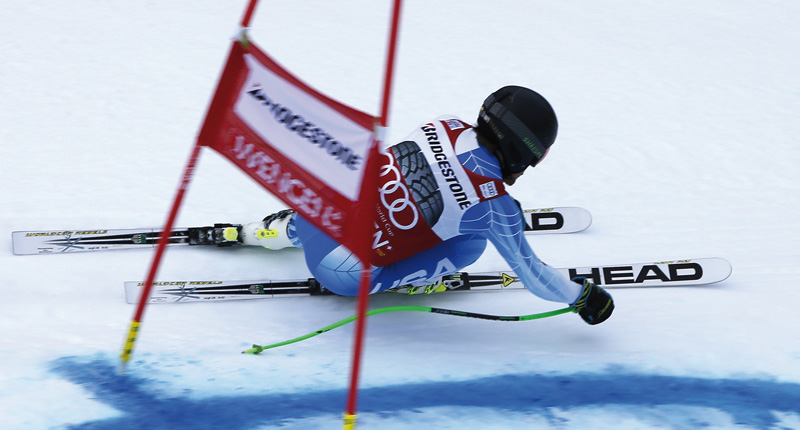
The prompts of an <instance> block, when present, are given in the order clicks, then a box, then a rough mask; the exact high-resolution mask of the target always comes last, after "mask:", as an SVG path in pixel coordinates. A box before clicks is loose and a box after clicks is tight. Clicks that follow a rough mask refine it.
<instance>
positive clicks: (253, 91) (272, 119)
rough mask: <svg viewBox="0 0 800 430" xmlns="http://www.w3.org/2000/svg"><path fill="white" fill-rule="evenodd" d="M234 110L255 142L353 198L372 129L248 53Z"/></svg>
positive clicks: (357, 189) (362, 173)
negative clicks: (252, 132)
mask: <svg viewBox="0 0 800 430" xmlns="http://www.w3.org/2000/svg"><path fill="white" fill-rule="evenodd" d="M245 62H246V63H247V67H248V75H247V79H246V81H245V83H244V85H243V86H242V88H241V90H240V91H239V94H238V96H237V100H236V104H235V105H234V112H235V113H236V115H237V116H238V117H239V118H240V119H241V120H242V121H244V123H245V124H247V125H248V127H250V128H251V129H252V130H253V131H254V132H255V133H256V134H257V135H258V136H259V137H260V138H262V139H263V140H264V141H266V142H267V143H268V144H269V145H270V146H272V147H274V148H275V149H276V150H278V151H279V152H280V153H281V154H282V155H284V156H286V158H288V159H289V160H290V161H292V162H293V163H294V164H296V165H297V166H301V167H302V168H303V169H305V170H306V171H309V172H313V174H314V176H315V177H316V178H318V179H319V180H320V181H322V182H323V183H325V185H326V186H328V187H329V188H331V189H332V190H334V191H336V192H338V193H339V194H341V195H343V196H345V197H346V198H348V199H350V200H351V201H355V200H358V197H359V192H360V187H361V182H362V180H363V176H364V170H365V169H364V167H365V164H366V163H365V160H366V159H367V153H368V151H369V147H370V144H371V142H372V130H371V129H367V128H364V127H363V126H361V125H360V124H358V123H356V122H354V121H353V120H351V119H350V118H348V117H347V116H345V115H344V114H342V113H340V112H339V111H338V110H337V109H335V108H334V107H331V106H330V105H328V104H326V103H325V102H323V101H322V100H320V99H318V98H317V97H315V96H314V95H312V94H310V93H308V92H306V91H305V90H304V89H302V88H300V87H297V86H295V85H294V84H292V83H290V82H289V81H287V80H285V79H284V78H282V77H281V76H279V75H277V74H276V73H274V72H273V71H272V70H270V69H269V68H267V67H265V66H264V65H263V64H261V63H260V62H259V61H258V60H257V59H256V58H255V57H253V56H252V55H249V54H246V55H245Z"/></svg>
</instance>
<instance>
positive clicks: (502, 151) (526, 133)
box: [237, 86, 614, 324]
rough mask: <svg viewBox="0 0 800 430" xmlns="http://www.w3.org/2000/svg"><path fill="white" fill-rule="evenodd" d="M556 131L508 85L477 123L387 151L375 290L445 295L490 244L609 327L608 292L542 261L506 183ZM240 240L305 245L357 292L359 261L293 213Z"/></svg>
mask: <svg viewBox="0 0 800 430" xmlns="http://www.w3.org/2000/svg"><path fill="white" fill-rule="evenodd" d="M557 131H558V122H557V120H556V115H555V112H554V111H553V108H552V107H551V106H550V104H549V103H548V102H547V100H545V99H544V97H542V96H541V95H540V94H538V93H537V92H535V91H533V90H530V89H527V88H523V87H518V86H507V87H503V88H501V89H499V90H498V91H496V92H495V93H493V94H491V95H490V96H489V97H488V98H486V100H485V101H484V102H483V105H482V106H481V110H480V113H479V116H478V121H477V126H472V125H470V124H468V123H466V122H464V121H461V120H460V119H458V118H455V117H449V116H448V117H440V118H438V119H436V120H435V121H431V122H428V123H425V124H422V125H421V126H420V127H418V128H417V129H416V130H415V131H414V132H413V133H411V135H409V136H408V137H407V138H406V139H405V140H404V141H403V142H401V143H398V144H396V145H394V146H391V147H390V148H388V149H387V150H386V151H384V152H382V156H383V157H386V160H385V162H384V163H382V167H381V170H380V178H379V186H380V189H379V204H378V205H377V206H378V213H377V218H376V219H377V220H378V221H377V223H376V231H375V232H374V238H375V244H374V245H375V246H374V248H375V252H376V253H377V257H376V262H375V266H374V267H373V269H372V278H373V286H374V287H373V289H372V291H371V293H375V292H379V291H383V290H387V289H390V288H396V287H400V286H413V287H423V288H421V290H422V291H425V292H428V293H430V292H436V291H441V290H443V289H444V286H443V285H442V282H441V279H442V277H443V276H444V275H448V274H452V273H455V272H457V271H459V270H461V269H463V268H464V267H466V266H468V265H470V264H472V263H474V262H475V261H476V260H477V259H478V257H480V255H481V254H482V253H483V251H484V250H485V248H486V242H487V240H488V241H491V242H492V244H493V245H494V246H495V247H496V248H497V250H498V251H499V252H500V254H501V255H502V256H503V258H504V259H505V260H506V261H507V262H508V264H509V265H510V266H511V269H512V270H513V271H514V272H515V274H516V275H517V276H518V277H519V278H520V280H521V281H522V283H523V284H524V285H525V287H526V288H527V289H528V290H530V291H531V292H532V293H533V294H535V295H537V296H538V297H540V298H542V299H544V300H549V301H554V302H560V303H567V304H570V305H571V306H573V307H574V309H575V310H576V311H577V312H578V314H579V315H580V316H581V317H582V318H583V320H584V321H586V322H587V323H589V324H599V323H601V322H603V321H605V320H606V319H607V318H608V317H609V316H610V315H611V313H612V311H613V310H614V302H613V300H612V298H611V296H610V295H609V294H608V293H607V292H606V291H605V290H604V289H602V288H601V287H599V286H597V285H595V284H593V283H591V282H589V281H588V280H587V279H585V278H575V279H572V280H570V279H567V277H565V276H563V275H562V274H560V273H559V272H557V271H556V270H555V269H553V268H551V267H550V266H547V265H546V264H544V263H543V262H541V261H540V260H539V258H538V257H537V256H536V254H535V253H534V252H533V250H532V249H531V247H530V245H529V244H528V242H527V240H526V239H525V235H524V220H523V218H522V214H521V211H520V208H519V205H518V203H517V202H516V201H515V200H514V199H513V198H512V197H511V196H510V195H508V194H507V192H506V190H505V187H504V183H505V184H506V185H513V184H514V182H515V181H516V180H517V179H518V178H519V177H520V176H522V174H523V173H524V172H525V169H527V168H528V167H533V166H536V165H537V164H538V163H539V162H541V161H542V159H544V158H545V156H546V155H547V152H548V151H549V149H550V146H551V145H552V144H553V142H554V141H555V138H556V133H557ZM237 240H238V241H239V242H241V243H243V244H245V245H258V246H263V247H266V248H269V249H281V248H285V247H290V246H294V247H300V248H303V249H304V253H305V258H306V263H307V264H308V267H309V270H310V271H311V273H312V274H313V275H314V277H316V278H317V280H319V281H320V282H321V283H322V285H324V286H325V287H326V288H327V289H329V290H330V291H332V292H334V293H336V294H339V295H347V296H352V295H356V294H358V285H359V277H360V272H361V268H362V264H361V262H360V261H359V260H358V259H357V258H356V257H355V256H354V255H353V254H352V253H351V252H350V251H349V250H348V249H347V248H345V247H344V246H342V245H341V244H339V243H337V242H336V241H335V240H334V239H332V238H331V237H330V236H328V235H327V234H325V233H324V232H322V231H321V230H319V229H317V228H316V227H314V226H313V225H311V223H309V222H308V221H306V220H305V219H303V218H302V217H301V216H298V215H297V214H296V213H294V212H293V211H292V210H289V209H287V210H283V211H280V212H278V213H275V214H272V215H270V216H268V217H266V218H265V219H264V220H263V221H259V222H255V223H251V224H246V225H244V226H243V227H241V228H240V231H239V232H238V238H237Z"/></svg>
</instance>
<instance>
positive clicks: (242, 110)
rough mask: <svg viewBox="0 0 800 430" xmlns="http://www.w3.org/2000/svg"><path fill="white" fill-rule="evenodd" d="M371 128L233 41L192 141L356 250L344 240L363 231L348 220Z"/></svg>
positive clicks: (367, 119)
mask: <svg viewBox="0 0 800 430" xmlns="http://www.w3.org/2000/svg"><path fill="white" fill-rule="evenodd" d="M374 128H375V118H374V117H373V116H372V115H369V114H366V113H364V112H360V111H358V110H356V109H353V108H351V107H348V106H345V105H343V104H342V103H339V102H337V101H335V100H333V99H331V98H329V97H327V96H325V95H323V94H321V93H320V92H318V91H316V90H314V89H313V88H311V87H309V86H308V85H306V84H305V83H303V82H302V81H300V80H299V79H298V78H296V77H295V76H293V75H292V74H291V73H289V72H288V71H287V70H285V69H284V68H282V67H281V66H280V65H278V64H277V63H276V62H275V61H273V60H272V59H271V58H270V57H269V56H268V55H267V54H266V53H264V52H263V51H261V50H260V49H259V48H258V47H256V46H255V45H254V44H253V43H252V42H249V43H247V46H246V47H244V46H243V45H242V43H240V42H238V41H237V42H235V43H234V44H233V47H232V49H231V54H230V57H229V58H228V62H227V64H226V66H225V69H224V71H223V74H222V77H221V78H220V83H219V86H218V88H217V92H216V94H215V96H214V99H213V101H212V103H211V106H210V107H209V111H208V115H207V117H206V120H205V123H204V124H203V127H202V129H201V131H200V135H199V137H198V142H199V143H200V144H201V145H204V146H208V147H210V148H213V149H214V150H216V151H217V152H219V153H220V154H222V155H224V156H225V157H227V158H228V159H229V160H230V161H232V162H233V163H234V164H236V165H237V166H238V167H239V168H240V169H242V170H243V171H245V172H246V173H247V174H248V175H250V177H252V178H253V179H254V180H256V181H257V182H258V183H259V184H261V185H262V186H263V187H264V188H266V189H267V190H268V191H270V192H271V193H273V194H274V195H276V196H278V197H279V198H280V199H281V200H283V201H284V202H285V203H286V204H287V205H289V206H290V207H291V208H293V209H295V210H296V211H297V212H298V213H300V214H301V215H302V216H303V217H304V218H305V219H307V220H308V221H310V222H311V223H313V224H314V225H316V226H317V227H318V228H320V229H322V230H323V231H325V232H326V233H328V234H329V235H331V236H332V237H334V238H336V239H337V240H339V241H340V242H341V243H342V244H344V245H345V246H348V248H350V249H351V250H353V251H357V250H359V248H360V247H359V245H358V244H354V243H349V240H348V239H349V238H351V237H352V239H353V240H359V239H358V236H360V235H363V234H364V233H366V231H367V230H366V229H364V226H363V225H361V226H359V223H358V222H357V221H358V220H356V219H355V218H356V217H355V215H356V214H357V213H360V212H361V211H358V201H359V199H360V197H361V191H362V185H363V182H364V178H365V172H366V171H367V168H366V167H367V160H369V159H370V157H369V156H370V151H371V149H373V145H374V144H375V142H374V140H373V131H374ZM358 228H361V230H362V233H361V234H356V233H355V230H354V229H358ZM351 233H352V234H351ZM360 240H361V241H362V242H363V241H364V238H363V236H362V238H361V239H360ZM361 247H363V245H361Z"/></svg>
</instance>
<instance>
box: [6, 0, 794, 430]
mask: <svg viewBox="0 0 800 430" xmlns="http://www.w3.org/2000/svg"><path fill="white" fill-rule="evenodd" d="M388 3H389V2H377V1H374V0H372V1H370V0H360V1H338V2H330V1H324V0H301V1H294V2H273V1H267V0H264V1H262V2H261V4H260V5H259V8H258V10H257V13H256V17H255V20H254V22H253V30H252V33H251V34H252V36H253V38H254V40H255V41H256V42H257V43H258V44H259V45H260V46H261V47H262V48H264V49H265V50H266V51H267V52H269V53H270V54H272V55H273V56H274V57H275V58H276V59H277V60H278V61H280V62H281V63H282V64H283V65H284V66H286V67H287V68H289V69H290V70H292V71H293V72H294V73H295V74H297V75H298V76H300V77H302V78H303V79H304V80H306V81H307V82H309V83H311V84H312V85H313V86H315V87H316V88H318V89H319V90H321V91H323V92H324V93H326V94H328V95H330V96H332V97H334V98H337V99H340V100H343V101H345V102H347V103H348V104H351V105H353V106H355V107H357V108H359V109H362V110H364V111H367V112H373V113H374V112H377V110H378V104H379V99H380V88H381V81H382V74H383V60H384V49H385V44H386V35H387V24H388V19H389V9H390V6H389V4H388ZM244 6H245V1H244V0H239V1H234V2H220V1H212V0H193V1H171V2H155V1H148V2H130V1H122V0H109V1H103V2H88V1H82V2H62V1H54V0H43V1H36V2H33V1H28V0H7V1H5V2H4V4H3V8H2V17H3V20H2V21H3V25H2V26H0V40H2V51H0V52H2V57H3V64H2V66H1V67H0V114H1V115H2V117H0V141H1V142H2V145H0V160H2V166H3V168H2V169H0V182H1V183H3V184H4V186H3V187H2V191H0V197H2V198H0V230H2V231H4V232H5V233H4V234H3V235H1V236H0V241H2V242H3V245H2V246H3V247H4V248H5V249H6V252H4V253H2V254H0V262H1V263H0V264H2V268H3V270H2V274H3V275H2V280H3V282H2V285H1V286H0V307H1V308H0V309H2V312H0V333H1V334H0V423H2V428H4V429H6V428H7V429H65V428H69V429H115V430H119V429H141V428H147V429H183V428H187V429H188V428H191V429H205V428H214V429H244V428H247V429H260V430H266V429H277V428H282V429H307V428H339V427H340V426H341V413H342V412H343V410H344V407H345V398H346V393H347V390H346V387H347V384H348V381H349V371H350V358H351V357H350V354H351V352H350V346H351V342H352V328H351V327H347V328H341V329H337V330H334V331H332V332H329V333H327V334H324V335H322V336H319V337H316V338H314V339H312V340H308V341H305V342H301V343H299V344H296V345H293V346H288V347H285V348H283V349H277V350H274V351H271V352H269V353H265V354H263V355H261V356H248V355H241V354H239V351H241V350H242V349H245V348H247V347H249V346H250V345H251V344H252V343H262V344H263V343H271V342H275V341H280V340H283V339H286V338H291V337H294V336H298V335H301V334H305V333H308V332H311V331H314V330H316V329H318V328H320V327H323V326H325V325H327V324H329V323H331V322H334V321H337V320H339V319H342V318H344V317H347V316H349V315H351V314H352V313H354V311H355V306H354V302H353V299H350V298H339V297H323V298H295V299H284V300H274V301H257V302H239V303H235V302H233V303H204V304H186V305H161V306H150V307H149V308H148V311H147V314H146V318H145V321H144V324H143V326H142V331H141V334H140V336H139V341H138V343H137V346H136V351H135V354H134V359H133V361H132V362H131V363H130V365H129V368H128V370H129V372H128V374H127V375H124V376H123V375H120V374H118V373H117V366H118V364H119V360H118V354H119V352H120V349H121V347H122V343H123V340H124V337H125V335H126V333H127V329H128V324H129V322H130V319H131V317H132V315H133V310H134V309H133V306H132V305H128V304H126V303H125V302H124V294H123V288H122V283H123V281H126V280H137V279H142V278H143V277H144V275H145V273H146V270H147V267H148V265H149V263H150V260H151V258H152V253H151V252H149V251H119V252H107V253H97V254H65V255H58V256H30V257H20V256H14V255H12V253H11V234H10V233H11V231H14V230H33V229H62V228H63V229H78V228H97V227H108V228H112V227H145V226H160V225H161V224H163V222H164V219H165V216H166V212H167V210H168V207H169V205H170V202H171V199H172V197H173V195H174V192H175V189H176V186H177V184H178V181H179V178H180V174H181V171H182V167H183V165H184V163H185V161H186V157H187V156H188V154H189V151H190V148H191V147H192V145H193V143H194V138H195V136H196V133H197V130H198V128H199V125H200V123H201V122H202V118H203V115H204V113H205V109H206V106H207V103H208V101H209V98H210V96H211V93H212V91H213V89H214V87H215V85H216V81H217V78H218V75H219V71H220V69H221V66H222V63H223V60H224V58H225V56H226V55H227V50H228V47H229V44H230V39H231V37H232V36H233V34H234V33H235V32H236V25H237V23H238V22H239V19H240V17H241V13H242V11H243V10H244ZM798 21H800V4H798V3H797V2H794V1H789V0H770V1H744V0H742V1H737V2H730V1H724V0H710V1H704V2H697V1H690V0H675V1H669V2H626V1H615V0H600V1H573V2H546V1H525V2H519V1H512V0H497V1H492V2H487V1H479V0H459V1H437V2H428V1H422V0H407V1H406V2H405V3H404V8H403V20H402V32H401V35H400V37H401V40H400V46H399V57H398V63H397V81H396V84H395V86H394V94H395V97H394V98H393V102H392V111H391V117H390V122H391V125H392V126H393V127H392V129H391V130H390V133H389V138H390V139H398V138H401V137H402V136H404V135H405V134H406V133H407V132H409V131H410V130H411V129H412V128H413V127H414V126H416V125H417V124H418V123H420V122H422V121H425V120H428V119H430V118H432V117H435V116H438V115H440V114H444V113H451V114H455V115H458V116H461V117H463V118H465V119H471V118H474V117H475V115H476V112H477V110H478V107H479V106H480V103H481V102H482V100H483V98H484V97H485V96H486V95H488V94H489V93H490V92H492V91H493V90H495V89H497V88H499V87H500V86H503V85H507V84H519V85H525V86H529V87H532V88H535V89H537V90H539V91H540V92H542V93H543V94H544V95H545V96H546V97H547V98H548V99H549V100H550V101H551V102H552V104H553V105H554V106H555V108H556V110H557V112H558V115H559V120H560V123H561V129H560V134H559V138H558V141H557V143H556V146H555V147H554V149H553V151H551V153H550V156H549V157H548V159H547V161H546V162H545V163H543V164H542V165H541V166H539V167H537V168H536V169H535V171H531V172H530V173H528V174H527V175H526V176H525V177H524V178H523V179H521V180H520V181H519V182H518V183H517V185H515V186H514V187H513V188H512V189H511V192H512V194H513V195H515V196H516V197H517V198H518V199H520V200H521V201H522V202H523V204H524V205H525V206H528V207H547V206H559V205H573V206H583V207H586V208H588V209H589V210H590V211H592V213H593V215H594V224H593V225H592V227H591V228H590V229H589V230H587V231H586V232H584V233H580V234H572V235H560V236H546V237H541V236H540V237H534V238H530V240H531V242H532V243H533V245H534V249H536V250H537V252H538V254H539V256H540V257H541V258H542V259H543V260H544V261H547V262H548V263H550V264H552V265H555V266H561V265H592V264H613V263H625V262H640V261H656V260H669V259H678V258H693V257H703V256H720V257H725V258H727V259H729V260H730V261H731V263H732V265H733V269H734V270H733V275H732V276H731V278H730V279H728V280H727V281H725V282H723V283H721V284H717V285H714V286H709V287H703V288H686V287H684V288H678V287H676V288H665V289H656V288H650V289H629V290H620V289H617V290H614V291H613V294H614V297H615V299H616V303H617V310H616V312H615V314H614V316H613V318H611V319H610V320H609V321H608V322H606V323H604V324H602V325H599V326H595V327H591V326H588V325H586V324H584V323H583V322H582V321H581V320H580V319H579V318H578V317H577V316H574V315H563V316H558V317H554V318H550V319H545V320H537V321H531V322H524V323H499V322H488V321H479V320H469V319H461V318H452V317H446V316H440V315H431V314H386V315H381V316H377V317H374V318H372V319H371V320H370V321H369V324H368V340H367V349H366V355H365V359H366V362H365V367H364V371H363V373H362V384H361V386H362V387H363V389H362V390H361V392H360V401H359V412H360V415H359V417H360V419H359V424H358V428H363V429H401V428H414V429H419V428H436V429H461V428H465V427H467V426H469V427H476V428H487V429H489V428H491V429H518V428H536V429H586V428H615V429H641V428H660V429H691V428H699V427H702V428H712V429H723V428H724V429H731V428H735V429H800V342H799V341H798V337H797V334H798V333H797V330H798V328H797V327H798V326H799V325H800V316H798V313H797V311H796V307H797V303H799V302H800V289H798V286H797V285H796V284H797V279H798V275H800V269H798V264H797V261H798V257H800V252H799V251H798V248H797V246H796V239H797V237H798V233H800V222H799V221H798V218H799V217H798V213H799V212H800V201H798V194H800V193H798V190H800V185H798V184H800V174H798V173H799V172H800V169H799V168H798V165H800V151H799V150H798V149H797V140H798V136H800V121H799V120H798V113H800V56H798V46H800V30H798V28H797V25H796V24H797V22H798ZM282 207H283V206H282V205H281V203H280V202H278V201H277V200H276V199H274V198H273V197H271V196H269V195H267V194H266V193H265V192H264V191H262V190H261V189H260V188H259V187H258V186H257V185H255V184H254V183H253V182H252V181H250V180H249V179H248V178H246V177H245V176H244V175H243V174H242V173H240V172H239V171H238V170H236V169H235V168H234V167H232V165H230V164H229V163H228V162H227V161H225V160H224V159H222V158H221V157H219V156H217V155H216V154H214V153H213V152H211V151H204V153H203V155H202V159H201V163H200V165H199V168H198V171H197V174H196V177H195V179H194V182H193V184H192V187H191V189H190V191H189V193H188V195H187V199H186V201H185V204H184V205H183V208H182V211H181V215H180V218H179V224H180V225H196V224H207V223H211V222H226V221H227V222H248V221H252V220H256V219H260V218H261V217H263V216H264V215H266V214H268V213H270V212H273V211H275V210H277V209H280V208H282ZM502 264H503V263H502V261H501V259H500V258H499V257H498V255H497V254H496V253H495V252H494V251H493V250H490V251H487V254H486V256H485V257H484V258H483V259H481V260H480V261H479V262H478V263H477V264H476V265H475V266H474V269H475V270H488V269H492V268H497V267H498V266H499V265H502ZM502 267H505V266H502ZM306 276H308V272H307V270H306V268H305V266H304V263H303V260H302V254H301V252H299V251H286V252H274V253H271V252H269V251H266V250H259V249H226V250H219V249H200V250H198V249H171V250H169V251H168V252H167V254H166V259H165V262H164V264H163V266H162V269H161V272H160V279H163V280H170V279H185V278H228V279H248V278H258V277H268V278H302V277H306ZM371 304H372V306H374V307H378V306H389V305H398V304H418V305H430V306H438V307H447V308H452V309H462V310H467V311H475V312H483V313H499V314H506V315H513V314H525V313H532V312H537V311H543V310H550V309H553V308H554V304H553V303H547V302H544V301H542V300H539V299H537V298H536V297H534V296H533V295H531V294H528V293H527V292H525V291H518V292H511V291H509V292H506V293H475V294H462V295H452V296H450V295H447V296H444V295H439V296H430V297H395V296H392V297H375V298H373V299H372V302H371Z"/></svg>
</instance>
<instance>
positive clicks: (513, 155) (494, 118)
mask: <svg viewBox="0 0 800 430" xmlns="http://www.w3.org/2000/svg"><path fill="white" fill-rule="evenodd" d="M477 129H478V132H479V133H480V134H481V136H483V137H484V138H486V139H488V140H490V141H491V142H493V143H494V144H495V145H496V146H497V149H498V150H499V151H500V154H501V155H502V156H503V176H510V175H512V174H515V173H520V172H522V171H524V170H525V169H526V168H528V166H535V165H536V164H538V163H539V162H540V161H541V160H542V158H544V156H545V155H546V154H547V151H548V150H549V148H550V145H552V144H553V142H554V141H555V140H556V134H557V133H558V120H557V119H556V113H555V112H554V111H553V107H552V106H550V103H548V102H547V100H545V98H544V97H542V96H541V94H539V93H537V92H536V91H533V90H530V89H528V88H524V87H517V86H513V85H512V86H507V87H503V88H500V89H499V90H497V91H495V92H494V93H492V94H491V95H490V96H489V97H487V98H486V100H484V102H483V106H481V112H480V114H479V115H478V127H477Z"/></svg>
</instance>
